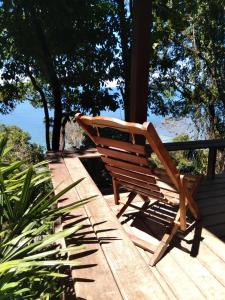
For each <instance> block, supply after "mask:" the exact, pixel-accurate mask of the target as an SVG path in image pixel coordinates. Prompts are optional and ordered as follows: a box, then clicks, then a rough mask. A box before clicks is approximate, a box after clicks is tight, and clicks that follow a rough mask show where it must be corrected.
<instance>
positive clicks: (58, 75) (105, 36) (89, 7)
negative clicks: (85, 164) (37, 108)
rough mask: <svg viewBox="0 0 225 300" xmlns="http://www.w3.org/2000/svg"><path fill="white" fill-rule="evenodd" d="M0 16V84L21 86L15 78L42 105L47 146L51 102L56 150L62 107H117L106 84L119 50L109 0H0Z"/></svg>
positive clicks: (64, 110) (66, 110) (97, 110)
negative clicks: (1, 63)
mask: <svg viewBox="0 0 225 300" xmlns="http://www.w3.org/2000/svg"><path fill="white" fill-rule="evenodd" d="M0 21H1V25H2V28H3V30H2V33H1V46H2V47H3V48H4V51H3V54H2V56H1V61H2V62H3V68H2V70H3V72H2V76H1V77H2V79H3V85H2V86H4V87H5V86H6V84H8V83H9V82H13V83H14V87H15V88H16V89H17V90H19V87H18V82H19V83H20V84H23V86H25V92H26V97H27V98H28V99H30V100H33V101H35V104H37V103H39V104H41V105H42V106H43V108H44V112H45V125H46V144H47V148H48V149H50V147H51V145H50V140H49V127H50V118H49V113H48V110H49V108H53V110H54V118H53V132H52V149H53V150H58V149H59V141H60V130H61V124H62V118H63V114H64V113H66V114H70V113H71V111H74V110H76V109H79V110H83V111H85V112H87V111H88V112H91V113H93V114H99V113H100V110H103V109H107V108H110V109H112V110H115V109H116V108H117V107H118V105H117V103H116V98H117V95H116V94H112V92H111V91H110V89H108V88H107V87H106V84H105V82H106V81H107V80H112V79H113V77H114V73H115V66H114V65H113V64H112V62H113V58H114V52H115V51H117V50H116V37H115V34H114V31H113V28H114V27H113V24H114V8H113V5H112V3H111V1H103V0H99V1H84V0H83V1H76V0H73V1H61V0H60V1H57V2H55V1H52V0H51V1H42V0H36V1H32V2H29V1H25V0H19V1H17V2H14V1H3V3H2V5H1V19H0ZM62 24H63V25H62ZM25 83H26V84H25ZM32 89H33V91H31V90H32ZM34 95H35V97H33V96H34ZM10 99H11V98H10ZM16 99H18V97H16ZM37 99H38V100H39V101H38V102H37ZM11 100H12V99H11Z"/></svg>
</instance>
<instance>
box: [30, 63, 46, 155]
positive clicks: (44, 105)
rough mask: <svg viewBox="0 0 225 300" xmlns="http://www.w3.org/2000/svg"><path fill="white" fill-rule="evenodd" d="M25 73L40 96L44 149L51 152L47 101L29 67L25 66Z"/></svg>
mask: <svg viewBox="0 0 225 300" xmlns="http://www.w3.org/2000/svg"><path fill="white" fill-rule="evenodd" d="M26 72H27V74H28V76H29V77H30V80H31V83H32V85H33V87H34V89H35V90H36V91H37V92H38V93H39V94H40V97H41V101H42V104H43V108H44V114H45V142H46V148H47V150H48V151H49V150H51V146H50V136H49V131H50V130H49V129H50V118H49V111H48V104H47V100H46V98H45V94H44V92H43V90H42V89H41V87H40V86H39V85H38V84H37V81H36V80H35V78H34V76H33V75H32V73H31V71H30V69H29V66H26Z"/></svg>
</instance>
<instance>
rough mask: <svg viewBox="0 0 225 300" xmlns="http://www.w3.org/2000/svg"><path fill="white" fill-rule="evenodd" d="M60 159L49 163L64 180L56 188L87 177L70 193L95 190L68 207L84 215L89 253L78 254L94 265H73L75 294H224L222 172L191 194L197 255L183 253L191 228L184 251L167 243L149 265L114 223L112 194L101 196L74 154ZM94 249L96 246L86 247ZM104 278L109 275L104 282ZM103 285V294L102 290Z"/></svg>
mask: <svg viewBox="0 0 225 300" xmlns="http://www.w3.org/2000/svg"><path fill="white" fill-rule="evenodd" d="M61 163H62V165H63V168H61V165H60V167H59V165H55V166H54V164H52V165H51V164H50V167H51V168H53V170H52V173H53V174H54V173H55V172H56V173H57V172H58V173H57V174H58V175H57V174H56V173H55V174H56V176H57V178H58V179H57V180H58V181H60V180H64V183H63V184H62V186H61V187H60V188H62V187H65V186H66V185H68V184H69V183H71V182H72V181H75V180H77V179H79V178H80V177H86V179H85V180H84V181H83V182H81V183H80V184H79V186H78V187H76V188H74V189H73V190H72V191H70V192H69V198H70V199H73V200H74V199H82V198H84V197H88V196H93V195H98V197H97V199H96V200H95V201H93V202H91V203H89V204H87V205H85V207H84V208H82V209H79V210H76V211H74V212H72V213H71V215H72V216H74V217H75V218H76V217H77V215H80V216H81V215H82V216H85V217H86V219H85V220H84V225H85V227H84V229H83V230H82V231H80V234H81V233H84V235H85V237H86V238H87V240H88V242H87V243H86V245H85V246H86V249H85V250H83V254H85V251H87V252H88V251H89V250H90V255H86V256H85V255H84V256H82V251H81V253H80V256H81V257H80V258H79V260H80V261H81V263H82V264H86V265H88V264H94V265H95V266H93V267H92V268H87V269H77V270H73V276H74V277H75V278H77V282H76V285H75V288H76V292H78V294H77V295H78V297H81V298H85V299H160V300H161V299H172V300H174V299H182V300H183V299H184V300H186V299H187V300H192V299H221V300H222V299H225V277H224V274H225V243H224V240H222V239H221V238H220V237H222V236H225V188H224V187H225V174H223V175H219V176H216V178H215V179H214V181H207V180H204V181H203V183H202V185H201V187H200V190H199V192H198V193H197V194H196V198H197V201H198V204H199V207H200V210H201V214H202V216H203V220H204V221H203V226H204V227H203V229H202V241H201V242H200V248H199V252H198V255H197V256H196V257H191V256H190V253H187V252H188V251H189V250H190V248H191V244H190V241H191V240H192V238H193V232H191V233H189V235H188V236H186V237H185V238H184V240H183V241H182V242H181V246H183V247H184V248H185V249H186V252H185V251H184V248H183V249H182V247H180V246H179V245H177V247H172V248H171V249H170V251H169V252H168V253H167V254H166V255H165V256H164V257H163V258H162V259H161V260H160V261H159V262H158V264H157V265H156V267H153V268H151V267H149V265H148V262H149V258H150V256H151V254H150V253H148V252H145V251H144V250H142V249H140V248H135V246H134V245H133V244H132V242H131V241H130V239H129V238H128V236H127V234H126V233H125V232H124V230H123V229H122V226H121V225H120V224H119V223H118V220H117V219H116V217H115V213H116V211H117V209H118V208H117V206H115V205H114V201H113V195H108V196H106V197H105V198H106V199H107V200H105V199H104V198H103V197H102V195H101V193H100V191H99V190H98V188H97V187H96V185H95V184H94V183H93V181H92V179H91V178H90V176H89V174H88V173H87V171H86V170H85V168H84V167H83V165H82V163H81V162H80V160H79V159H78V158H73V155H72V156H71V157H65V158H64V160H63V161H61ZM54 168H55V169H57V170H58V171H56V170H54ZM65 178H66V180H65ZM210 184H211V185H210ZM126 196H127V194H123V195H122V197H125V198H126ZM136 201H137V204H138V203H139V201H140V199H138V197H137V200H136ZM65 203H67V202H65ZM109 207H110V208H111V210H109ZM131 211H132V210H130V211H129V212H131ZM122 219H123V217H122ZM70 222H71V220H70V221H67V225H68V224H69V223H70ZM130 223H132V222H130ZM123 226H124V227H125V230H126V231H128V232H129V231H130V232H132V233H135V234H137V235H138V236H139V237H140V238H144V239H145V240H147V241H148V234H146V232H141V229H140V228H139V229H138V228H133V227H131V226H129V224H128V223H127V224H125V225H123ZM77 236H79V235H77ZM149 240H153V239H149ZM90 241H92V242H90ZM89 242H90V243H89ZM151 242H152V241H151ZM96 249H97V251H96V252H93V253H92V252H91V251H94V250H96ZM135 250H136V251H135ZM75 257H76V256H75ZM99 273H101V274H99ZM84 278H86V279H90V282H85V283H84V282H82V279H84ZM106 278H107V279H106ZM108 278H111V279H110V280H109V285H108V282H107V280H108ZM87 281H88V280H87ZM96 288H97V289H96ZM93 289H96V290H95V291H93ZM99 289H100V290H99ZM105 290H107V291H108V294H105V296H104V291H105ZM105 292H106V291H105ZM84 295H88V296H87V297H86V296H84ZM93 295H94V297H93ZM102 295H103V296H102Z"/></svg>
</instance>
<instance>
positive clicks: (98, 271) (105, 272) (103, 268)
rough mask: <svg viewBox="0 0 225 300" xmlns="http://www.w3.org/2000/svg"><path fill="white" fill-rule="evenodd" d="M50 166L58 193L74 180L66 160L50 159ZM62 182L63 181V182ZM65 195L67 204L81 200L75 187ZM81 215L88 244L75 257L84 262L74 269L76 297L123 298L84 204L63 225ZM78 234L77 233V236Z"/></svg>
mask: <svg viewBox="0 0 225 300" xmlns="http://www.w3.org/2000/svg"><path fill="white" fill-rule="evenodd" d="M49 166H50V170H51V173H52V181H53V185H54V187H55V189H56V192H57V193H58V192H60V191H61V190H62V189H63V188H65V187H67V186H68V185H69V184H71V183H72V182H73V181H72V179H71V177H70V175H69V173H68V170H67V168H66V167H65V165H64V163H63V160H61V161H59V162H58V163H50V164H49ZM60 182H62V183H61V185H60V186H59V183H60ZM63 198H64V200H63V205H67V204H70V203H71V202H73V201H78V200H80V197H79V196H78V194H77V191H76V189H75V188H73V189H72V190H70V191H69V192H67V194H66V195H65V196H63ZM65 198H66V199H65ZM77 216H80V217H79V219H82V224H83V226H84V229H82V230H80V231H79V232H78V236H79V235H83V236H84V237H83V239H81V242H82V244H83V245H84V247H85V248H84V250H82V251H79V256H78V255H77V253H75V255H74V258H77V259H78V260H79V263H80V266H79V268H74V269H73V270H72V277H73V279H74V280H75V292H76V297H77V298H78V299H79V298H80V299H102V300H105V299H122V296H121V294H120V291H119V288H118V287H117V284H116V282H115V280H114V278H113V276H112V273H111V270H110V268H109V266H108V264H107V261H106V259H105V256H104V254H103V253H102V250H101V247H100V245H99V243H98V241H97V240H96V235H95V233H94V230H93V228H92V225H91V223H90V221H89V218H88V216H87V214H86V212H85V210H84V208H82V207H81V208H78V209H75V210H74V211H72V212H71V213H70V217H71V218H70V220H69V221H67V220H64V222H63V226H68V225H69V224H71V223H73V222H76V221H77ZM78 236H75V238H77V237H78ZM85 241H86V242H85ZM73 242H74V240H73V239H70V243H72V244H73ZM75 242H76V240H75ZM68 245H69V243H68V240H67V246H68ZM77 256H78V257H77Z"/></svg>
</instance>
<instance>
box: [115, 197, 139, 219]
mask: <svg viewBox="0 0 225 300" xmlns="http://www.w3.org/2000/svg"><path fill="white" fill-rule="evenodd" d="M135 196H136V193H134V192H131V193H130V194H129V196H128V200H127V202H126V203H125V204H124V206H123V207H122V208H121V210H120V211H119V212H118V213H117V215H116V216H117V218H118V219H119V218H120V217H121V216H122V214H123V213H124V212H125V210H126V209H127V208H128V206H129V204H130V203H131V202H132V201H133V199H134V198H135Z"/></svg>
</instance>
